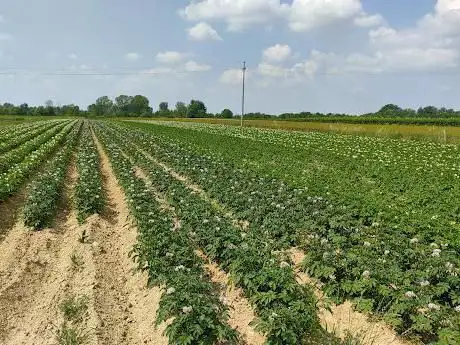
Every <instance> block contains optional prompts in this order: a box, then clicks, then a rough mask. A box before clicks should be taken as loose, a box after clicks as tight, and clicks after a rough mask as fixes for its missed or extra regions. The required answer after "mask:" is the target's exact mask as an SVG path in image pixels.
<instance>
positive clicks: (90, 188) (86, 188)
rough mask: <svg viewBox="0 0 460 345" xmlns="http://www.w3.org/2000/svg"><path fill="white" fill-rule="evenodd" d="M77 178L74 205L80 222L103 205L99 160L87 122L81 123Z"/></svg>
mask: <svg viewBox="0 0 460 345" xmlns="http://www.w3.org/2000/svg"><path fill="white" fill-rule="evenodd" d="M77 171H78V179H77V183H76V186H75V206H76V209H77V217H78V221H79V222H80V223H82V222H84V221H85V219H86V218H87V217H88V216H90V215H92V214H96V213H101V211H102V209H103V207H104V195H103V190H102V178H101V174H100V162H99V155H98V152H97V148H96V145H95V144H94V140H93V137H92V133H91V130H90V127H89V123H88V122H85V123H84V125H83V129H82V133H81V139H80V145H79V148H78V152H77Z"/></svg>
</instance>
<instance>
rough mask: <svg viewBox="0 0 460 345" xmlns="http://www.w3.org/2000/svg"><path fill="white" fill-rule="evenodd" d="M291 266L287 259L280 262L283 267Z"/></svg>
mask: <svg viewBox="0 0 460 345" xmlns="http://www.w3.org/2000/svg"><path fill="white" fill-rule="evenodd" d="M289 266H290V265H289V263H287V262H286V261H281V263H280V267H281V268H285V267H289Z"/></svg>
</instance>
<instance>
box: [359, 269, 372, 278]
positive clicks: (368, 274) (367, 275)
mask: <svg viewBox="0 0 460 345" xmlns="http://www.w3.org/2000/svg"><path fill="white" fill-rule="evenodd" d="M361 275H362V276H363V277H364V278H369V277H370V276H371V272H370V271H368V270H365V271H364V272H363V273H362V274H361Z"/></svg>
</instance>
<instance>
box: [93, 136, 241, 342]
mask: <svg viewBox="0 0 460 345" xmlns="http://www.w3.org/2000/svg"><path fill="white" fill-rule="evenodd" d="M97 135H98V137H99V138H100V139H102V144H103V146H104V147H105V150H106V152H107V154H108V155H109V158H110V160H111V164H112V168H113V169H114V171H115V173H116V176H117V178H118V180H119V182H120V184H121V185H122V187H123V189H124V191H125V193H126V195H127V198H128V201H129V207H130V210H131V213H132V215H133V216H134V218H135V220H136V223H137V228H138V231H139V235H138V243H137V245H136V247H135V248H134V253H135V259H136V261H137V263H138V265H139V267H140V268H141V269H142V270H146V271H147V272H148V274H149V284H151V285H156V286H162V287H164V290H165V292H164V293H163V294H162V296H161V301H160V307H159V309H158V311H157V325H159V324H160V323H162V322H166V321H170V322H169V323H168V325H167V327H166V335H167V336H168V338H169V343H170V344H177V345H186V344H203V345H214V344H216V343H228V344H236V343H238V334H237V333H236V331H235V330H233V329H232V328H230V327H229V326H228V324H227V320H228V307H227V306H225V305H224V304H223V303H222V302H221V301H220V299H219V295H218V290H217V287H216V286H215V285H214V284H213V283H212V282H211V281H210V278H209V277H208V276H207V274H206V273H205V271H204V269H203V261H202V259H201V258H200V257H198V256H197V255H196V254H195V252H194V251H193V247H192V246H191V245H190V241H189V239H188V237H187V236H186V235H185V234H184V233H183V232H182V231H178V229H175V227H174V223H173V217H172V215H171V214H170V213H168V212H167V211H165V210H163V209H161V208H160V205H159V203H158V202H157V200H156V199H155V197H154V196H153V195H152V193H151V191H150V190H149V189H148V188H147V187H146V185H145V183H144V181H142V180H141V179H139V178H138V177H136V174H135V171H134V169H133V165H132V163H131V162H130V160H129V159H127V158H126V157H124V156H123V154H122V152H121V151H120V149H119V148H118V147H117V145H115V144H114V143H113V142H112V138H111V137H110V136H108V135H107V134H106V133H105V132H104V131H102V130H101V129H100V128H98V129H97Z"/></svg>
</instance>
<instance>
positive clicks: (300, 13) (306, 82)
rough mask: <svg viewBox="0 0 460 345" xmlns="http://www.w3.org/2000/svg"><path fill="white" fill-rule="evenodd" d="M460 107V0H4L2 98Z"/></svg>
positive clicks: (265, 106) (280, 108) (250, 107)
mask: <svg viewBox="0 0 460 345" xmlns="http://www.w3.org/2000/svg"><path fill="white" fill-rule="evenodd" d="M243 60H246V61H247V63H248V79H247V111H254V112H255V111H261V112H268V113H281V112H288V111H321V112H348V113H363V112H369V111H374V110H377V109H378V108H379V107H380V106H382V105H384V104H386V103H397V104H399V105H401V106H403V107H418V106H424V105H430V104H433V105H437V106H446V107H453V108H460V97H459V96H460V92H459V88H458V86H457V85H458V84H459V82H460V77H459V76H460V73H459V71H460V70H459V67H460V0H290V1H280V0H194V1H186V0H132V1H129V2H128V1H122V0H79V1H73V0H41V1H32V0H14V1H6V0H0V101H1V102H5V101H9V102H13V103H22V102H27V103H29V104H43V103H44V102H45V101H46V100H47V99H52V100H53V101H54V102H55V103H57V104H66V103H76V104H79V105H82V106H86V105H88V104H89V103H92V102H94V100H95V99H96V98H97V97H98V96H102V95H108V96H110V97H115V96H116V95H119V94H143V95H146V96H147V97H149V98H150V100H151V103H152V105H153V106H154V108H155V107H157V105H158V103H159V102H161V101H168V102H169V103H170V104H171V105H174V103H175V102H176V101H185V102H188V101H189V100H190V99H192V98H194V99H201V100H203V101H204V102H205V103H206V104H207V105H208V108H209V110H210V111H212V112H217V111H220V110H222V109H223V108H225V107H229V108H231V109H233V110H234V111H235V112H238V111H239V109H240V98H241V96H240V93H241V73H240V71H239V68H240V65H241V62H242V61H243Z"/></svg>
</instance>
